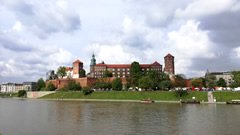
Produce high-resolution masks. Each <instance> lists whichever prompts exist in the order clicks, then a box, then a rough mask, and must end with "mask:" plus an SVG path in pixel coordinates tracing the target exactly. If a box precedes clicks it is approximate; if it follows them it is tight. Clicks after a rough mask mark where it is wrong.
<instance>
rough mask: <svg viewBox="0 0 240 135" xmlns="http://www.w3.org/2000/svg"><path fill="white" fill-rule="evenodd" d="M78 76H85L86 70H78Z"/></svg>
mask: <svg viewBox="0 0 240 135" xmlns="http://www.w3.org/2000/svg"><path fill="white" fill-rule="evenodd" d="M79 76H80V77H86V71H85V70H84V69H82V70H80V72H79Z"/></svg>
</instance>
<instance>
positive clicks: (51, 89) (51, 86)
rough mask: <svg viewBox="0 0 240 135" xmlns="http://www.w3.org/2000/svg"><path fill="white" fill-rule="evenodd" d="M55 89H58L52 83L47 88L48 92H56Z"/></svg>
mask: <svg viewBox="0 0 240 135" xmlns="http://www.w3.org/2000/svg"><path fill="white" fill-rule="evenodd" d="M55 89H56V87H55V85H54V84H52V83H49V84H48V85H47V88H46V90H47V91H54V90H55Z"/></svg>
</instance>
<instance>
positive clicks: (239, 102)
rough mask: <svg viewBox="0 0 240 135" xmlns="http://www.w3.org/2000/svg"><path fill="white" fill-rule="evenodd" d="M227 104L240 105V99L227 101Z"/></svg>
mask: <svg viewBox="0 0 240 135" xmlns="http://www.w3.org/2000/svg"><path fill="white" fill-rule="evenodd" d="M226 104H233V105H240V100H232V101H227V102H226Z"/></svg>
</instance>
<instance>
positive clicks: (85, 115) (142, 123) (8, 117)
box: [0, 98, 240, 135]
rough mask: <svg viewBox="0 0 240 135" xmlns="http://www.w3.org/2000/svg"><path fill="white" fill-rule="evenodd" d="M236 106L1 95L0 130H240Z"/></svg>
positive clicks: (154, 133) (212, 133) (89, 133)
mask: <svg viewBox="0 0 240 135" xmlns="http://www.w3.org/2000/svg"><path fill="white" fill-rule="evenodd" d="M239 123H240V106H238V105H225V104H200V105H198V104H196V105H195V104H188V105H182V104H175V103H154V104H143V103H127V102H80V101H44V100H16V99H1V98H0V134H2V135H239V134H240V126H239Z"/></svg>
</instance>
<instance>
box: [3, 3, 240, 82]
mask: <svg viewBox="0 0 240 135" xmlns="http://www.w3.org/2000/svg"><path fill="white" fill-rule="evenodd" d="M239 22H240V1H239V0H181V1H176V0H45V1H39V0H0V54H1V55H0V83H1V82H2V83H3V82H23V81H35V80H37V79H38V78H40V77H44V76H45V73H46V72H47V71H48V70H50V69H56V68H57V67H58V66H61V65H65V66H71V63H72V61H73V60H76V59H80V60H81V61H83V62H84V67H85V69H86V70H87V71H89V64H90V59H91V55H92V53H93V52H94V53H95V54H96V58H97V62H101V61H105V63H131V62H132V61H139V62H140V63H153V62H154V61H159V62H160V63H161V64H164V63H163V57H164V56H165V55H166V54H167V53H171V54H172V55H174V56H175V66H176V69H175V70H176V73H181V74H185V75H186V76H187V77H196V76H203V75H204V73H205V71H206V70H207V69H209V70H210V71H229V70H239V69H240V62H239V60H240V37H239V35H240V28H239V26H240V23H239Z"/></svg>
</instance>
